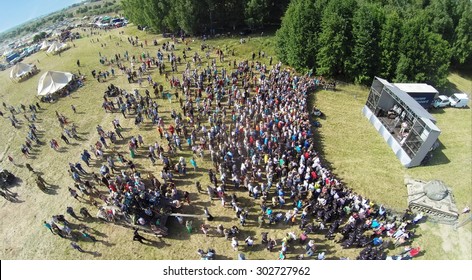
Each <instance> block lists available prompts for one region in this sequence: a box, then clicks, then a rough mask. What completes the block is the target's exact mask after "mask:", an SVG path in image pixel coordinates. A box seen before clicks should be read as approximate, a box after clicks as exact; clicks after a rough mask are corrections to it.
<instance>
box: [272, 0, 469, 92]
mask: <svg viewBox="0 0 472 280" xmlns="http://www.w3.org/2000/svg"><path fill="white" fill-rule="evenodd" d="M471 3H472V2H471V1H470V0H292V1H291V2H290V4H289V6H288V8H287V10H286V12H285V15H284V17H283V19H282V23H281V26H280V28H279V30H278V31H277V33H276V45H277V47H276V51H277V55H278V57H279V58H280V59H281V61H283V62H284V63H287V64H289V65H291V66H293V67H294V68H296V69H298V70H308V69H310V70H311V71H313V72H314V73H316V75H323V76H325V77H331V78H341V79H343V80H346V81H352V82H355V83H358V84H370V83H371V81H372V79H373V77H374V76H380V77H383V78H386V79H388V80H392V81H396V82H426V83H429V84H432V85H434V86H437V87H444V86H445V85H446V84H447V75H448V73H449V69H450V67H453V68H466V67H467V68H469V69H470V67H471V65H472V4H471Z"/></svg>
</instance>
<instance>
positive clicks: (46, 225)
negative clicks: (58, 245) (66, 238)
mask: <svg viewBox="0 0 472 280" xmlns="http://www.w3.org/2000/svg"><path fill="white" fill-rule="evenodd" d="M43 226H44V227H45V228H47V229H49V230H50V231H51V233H52V234H54V235H56V234H55V233H54V231H52V226H51V224H50V223H48V222H46V221H43Z"/></svg>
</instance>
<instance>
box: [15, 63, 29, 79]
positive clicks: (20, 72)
mask: <svg viewBox="0 0 472 280" xmlns="http://www.w3.org/2000/svg"><path fill="white" fill-rule="evenodd" d="M31 71H33V65H31V64H26V63H23V62H18V63H17V64H15V66H13V67H12V69H11V72H10V78H11V79H18V78H21V77H22V76H24V75H26V74H28V73H30V72H31Z"/></svg>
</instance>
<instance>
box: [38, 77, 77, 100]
mask: <svg viewBox="0 0 472 280" xmlns="http://www.w3.org/2000/svg"><path fill="white" fill-rule="evenodd" d="M72 76H73V75H72V73H68V72H58V71H48V72H46V73H44V74H43V75H42V76H41V78H39V83H38V95H48V94H51V93H55V92H56V91H58V90H60V89H62V88H63V87H65V86H66V85H67V84H68V83H69V82H70V81H71V80H72Z"/></svg>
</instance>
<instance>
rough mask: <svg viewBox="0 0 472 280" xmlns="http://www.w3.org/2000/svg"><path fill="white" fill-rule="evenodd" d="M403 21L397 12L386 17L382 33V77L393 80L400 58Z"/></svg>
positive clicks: (380, 57) (380, 43)
mask: <svg viewBox="0 0 472 280" xmlns="http://www.w3.org/2000/svg"><path fill="white" fill-rule="evenodd" d="M401 28H402V21H401V19H400V17H399V16H398V13H397V12H396V11H393V12H391V13H389V14H387V15H386V19H385V23H384V25H383V26H382V31H381V33H380V42H379V47H380V56H379V60H380V76H381V77H383V78H385V79H387V80H392V79H393V78H394V77H395V69H396V67H397V64H398V60H399V57H400V50H399V47H400V46H399V45H400V38H401Z"/></svg>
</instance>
